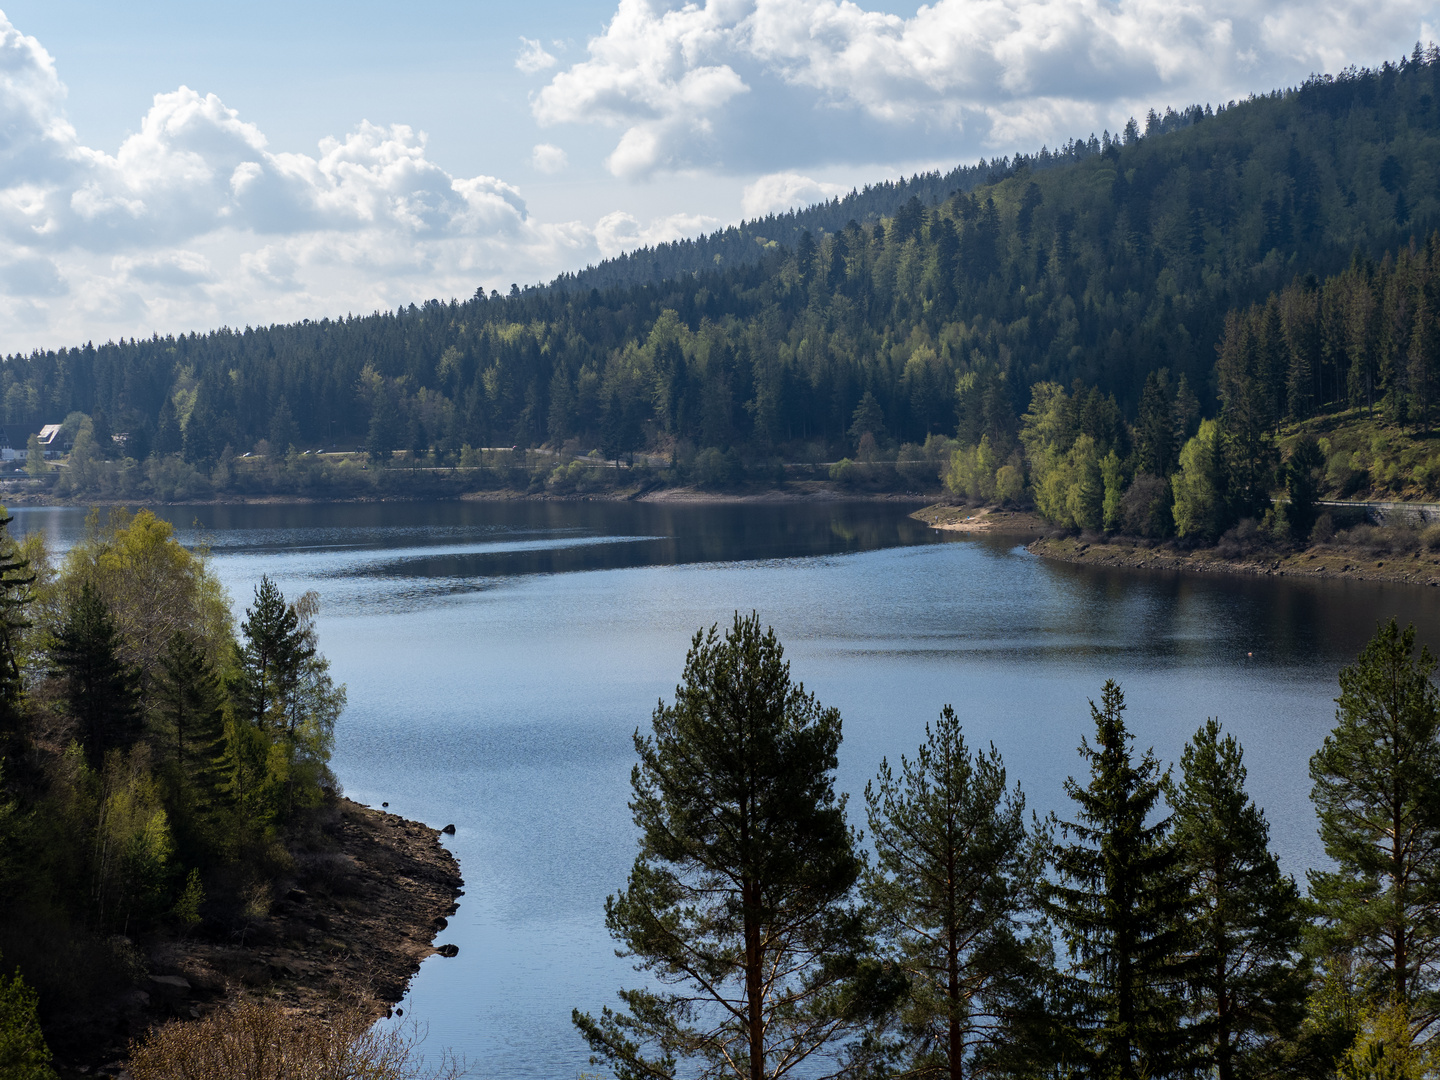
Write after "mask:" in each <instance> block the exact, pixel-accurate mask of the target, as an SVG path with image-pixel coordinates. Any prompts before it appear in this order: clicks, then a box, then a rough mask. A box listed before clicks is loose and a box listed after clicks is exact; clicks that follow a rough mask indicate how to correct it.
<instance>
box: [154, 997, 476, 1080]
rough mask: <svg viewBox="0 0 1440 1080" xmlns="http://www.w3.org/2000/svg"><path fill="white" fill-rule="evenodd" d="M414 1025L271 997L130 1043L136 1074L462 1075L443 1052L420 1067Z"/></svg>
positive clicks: (244, 1079) (280, 1078)
mask: <svg viewBox="0 0 1440 1080" xmlns="http://www.w3.org/2000/svg"><path fill="white" fill-rule="evenodd" d="M419 1042H420V1039H419V1037H418V1035H417V1034H416V1032H415V1030H414V1029H413V1028H411V1029H410V1030H408V1031H404V1030H394V1029H392V1030H388V1031H386V1030H383V1029H381V1028H380V1027H379V1026H378V1025H377V1026H372V1025H371V1022H370V1017H369V1016H367V1015H366V1013H365V1012H364V1010H362V1009H360V1008H358V1007H354V1008H351V1009H349V1010H347V1011H346V1012H344V1013H342V1014H341V1015H340V1016H339V1017H338V1018H335V1019H332V1020H325V1019H322V1018H320V1017H313V1016H296V1015H290V1014H287V1013H286V1012H285V1010H284V1009H283V1008H282V1007H281V1006H280V1005H279V1004H277V1003H275V1002H258V1001H242V1002H240V1003H239V1004H238V1005H234V1006H232V1007H230V1008H228V1009H224V1010H222V1011H219V1012H216V1013H214V1014H212V1015H210V1016H208V1017H206V1018H205V1019H204V1020H198V1021H194V1022H176V1023H171V1024H167V1025H165V1027H163V1028H160V1029H159V1030H158V1031H155V1032H153V1033H152V1034H151V1035H150V1036H148V1037H147V1038H146V1039H145V1040H144V1041H143V1042H141V1043H139V1044H138V1045H135V1046H134V1047H133V1048H132V1051H131V1055H130V1075H131V1076H132V1077H134V1080H198V1078H201V1077H204V1078H207V1080H208V1078H210V1077H214V1078H215V1080H220V1078H222V1077H223V1078H225V1080H409V1078H413V1077H422V1076H423V1077H433V1078H435V1080H450V1078H453V1077H457V1076H459V1075H460V1072H461V1069H460V1063H459V1062H457V1061H455V1060H454V1059H452V1058H451V1057H450V1055H449V1054H448V1053H447V1054H444V1055H442V1057H441V1061H440V1063H439V1065H438V1066H436V1067H435V1068H432V1069H426V1068H425V1059H424V1057H423V1056H422V1055H420V1054H419V1053H418V1052H417V1051H418V1046H419Z"/></svg>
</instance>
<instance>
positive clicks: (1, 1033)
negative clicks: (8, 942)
mask: <svg viewBox="0 0 1440 1080" xmlns="http://www.w3.org/2000/svg"><path fill="white" fill-rule="evenodd" d="M0 1078H3V1080H55V1070H54V1069H52V1068H51V1067H50V1048H49V1047H48V1046H46V1045H45V1036H44V1035H43V1034H42V1033H41V1031H40V1018H39V1014H38V999H37V998H36V996H35V991H34V990H32V989H30V987H28V986H26V985H25V981H24V980H23V979H21V978H20V976H19V974H18V973H17V974H13V975H6V974H5V973H4V971H3V969H0Z"/></svg>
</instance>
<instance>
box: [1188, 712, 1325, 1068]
mask: <svg viewBox="0 0 1440 1080" xmlns="http://www.w3.org/2000/svg"><path fill="white" fill-rule="evenodd" d="M1180 768H1181V779H1180V783H1179V785H1178V786H1177V788H1176V790H1175V793H1174V800H1173V801H1174V805H1175V839H1176V842H1177V843H1178V844H1179V846H1180V849H1181V851H1182V853H1183V859H1184V866H1185V871H1186V875H1187V877H1189V879H1190V881H1191V882H1192V883H1193V884H1192V890H1193V894H1194V896H1195V898H1196V900H1197V901H1198V903H1197V905H1196V907H1195V910H1194V913H1193V916H1192V917H1193V919H1194V923H1195V944H1194V949H1195V967H1194V970H1193V971H1192V974H1191V980H1190V989H1191V998H1192V1002H1193V1005H1194V1009H1195V1012H1196V1017H1195V1020H1196V1026H1197V1035H1199V1037H1200V1038H1202V1039H1203V1040H1204V1045H1205V1047H1206V1048H1207V1049H1206V1055H1207V1057H1209V1058H1210V1059H1211V1060H1212V1061H1213V1064H1214V1068H1215V1076H1216V1078H1217V1080H1235V1078H1236V1077H1250V1076H1256V1075H1260V1074H1261V1073H1263V1072H1264V1071H1266V1070H1265V1068H1264V1065H1265V1063H1266V1061H1267V1060H1270V1059H1273V1056H1274V1054H1275V1052H1276V1050H1277V1047H1278V1044H1279V1041H1280V1040H1283V1039H1288V1038H1291V1037H1293V1035H1294V1034H1295V1032H1296V1030H1297V1029H1298V1027H1299V1025H1300V1022H1301V1020H1302V1019H1303V1017H1304V1009H1305V993H1306V980H1305V974H1304V972H1303V971H1302V970H1301V969H1300V967H1299V966H1298V964H1297V959H1298V957H1299V949H1300V934H1301V931H1302V929H1303V927H1304V925H1305V920H1304V912H1303V909H1302V905H1301V899H1300V893H1299V890H1298V889H1297V888H1296V886H1295V880H1294V879H1293V878H1291V877H1289V876H1288V875H1286V874H1282V873H1281V872H1280V865H1279V863H1278V862H1277V860H1276V858H1275V856H1274V855H1273V854H1272V853H1271V851H1270V849H1269V842H1270V824H1269V822H1267V821H1266V820H1265V812H1264V811H1263V810H1261V809H1260V808H1259V807H1257V806H1256V805H1255V804H1254V802H1252V801H1251V799H1250V797H1249V796H1248V795H1247V794H1246V793H1245V765H1244V761H1243V753H1242V751H1241V749H1240V745H1239V744H1238V743H1237V742H1236V741H1235V738H1234V736H1231V735H1226V736H1224V737H1223V738H1222V737H1221V733H1220V724H1219V722H1218V721H1217V720H1213V719H1211V720H1207V721H1206V723H1205V726H1204V727H1202V728H1201V729H1200V730H1199V731H1197V732H1196V733H1195V737H1194V738H1193V739H1191V740H1190V744H1189V745H1188V746H1186V748H1185V753H1184V755H1183V757H1182V758H1181V761H1180Z"/></svg>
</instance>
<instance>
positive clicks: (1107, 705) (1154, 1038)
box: [1042, 680, 1196, 1080]
mask: <svg viewBox="0 0 1440 1080" xmlns="http://www.w3.org/2000/svg"><path fill="white" fill-rule="evenodd" d="M1124 711H1125V697H1124V694H1123V693H1121V690H1120V687H1119V686H1118V685H1117V684H1116V683H1115V682H1114V680H1110V681H1107V682H1106V683H1105V687H1104V689H1103V690H1102V691H1101V704H1100V707H1098V708H1097V707H1096V705H1095V703H1094V702H1093V701H1092V702H1091V703H1090V714H1091V716H1092V718H1093V719H1094V721H1095V737H1096V742H1095V745H1094V746H1093V747H1092V746H1091V745H1090V743H1089V742H1088V741H1087V740H1082V741H1081V744H1080V756H1081V757H1083V758H1084V759H1085V760H1086V762H1087V763H1088V764H1089V766H1090V782H1089V784H1088V785H1086V786H1085V787H1081V786H1080V784H1079V783H1077V782H1076V780H1075V779H1074V778H1073V777H1071V778H1070V779H1068V780H1066V782H1065V790H1066V792H1067V793H1068V794H1069V796H1070V798H1071V799H1073V800H1074V801H1075V803H1076V805H1077V808H1078V815H1077V820H1076V821H1073V822H1072V821H1067V822H1063V823H1061V824H1060V829H1061V833H1062V836H1063V837H1064V838H1065V839H1070V838H1071V837H1073V838H1074V839H1073V841H1072V842H1070V843H1057V844H1056V845H1055V847H1054V851H1053V856H1052V857H1053V860H1054V866H1055V871H1056V873H1057V876H1058V880H1057V881H1054V882H1048V883H1046V884H1045V885H1044V887H1043V889H1042V896H1043V899H1042V906H1043V909H1044V911H1045V912H1046V914H1048V915H1049V916H1050V918H1051V920H1052V921H1053V922H1054V924H1055V926H1056V927H1057V928H1058V929H1059V931H1060V934H1061V937H1062V939H1063V940H1064V943H1065V945H1066V947H1067V950H1068V953H1069V957H1070V968H1069V971H1068V972H1067V973H1066V974H1065V975H1064V976H1063V977H1062V981H1061V985H1060V1000H1061V1002H1062V1003H1064V1005H1065V1006H1066V1008H1065V1010H1064V1013H1063V1015H1062V1018H1061V1031H1060V1032H1059V1035H1060V1043H1061V1045H1062V1047H1063V1048H1064V1049H1063V1050H1062V1053H1063V1054H1064V1055H1065V1056H1066V1057H1067V1058H1069V1059H1071V1061H1072V1063H1073V1064H1076V1065H1079V1066H1080V1071H1081V1072H1082V1073H1088V1074H1090V1075H1093V1076H1097V1077H1105V1078H1107V1080H1111V1078H1113V1080H1140V1078H1141V1077H1147V1076H1156V1077H1159V1076H1168V1075H1171V1074H1172V1073H1176V1072H1179V1071H1182V1070H1183V1069H1185V1068H1186V1067H1188V1065H1189V1064H1190V1061H1191V1058H1192V1056H1193V1048H1194V1043H1195V1039H1196V1032H1194V1031H1193V1030H1190V1029H1188V1028H1187V1027H1186V1025H1185V1024H1184V1021H1183V1010H1184V1004H1183V999H1184V991H1185V988H1186V986H1187V983H1188V980H1189V978H1190V974H1191V971H1190V965H1189V964H1187V962H1186V960H1185V956H1186V954H1187V952H1188V951H1189V948H1190V944H1191V927H1190V909H1191V907H1192V903H1191V900H1190V898H1189V890H1188V883H1187V881H1186V879H1185V877H1184V873H1183V868H1182V865H1181V859H1182V852H1181V850H1180V848H1179V847H1178V846H1177V845H1176V844H1175V842H1174V840H1173V838H1172V837H1171V831H1172V829H1171V825H1172V823H1171V819H1170V818H1169V817H1162V818H1159V819H1158V820H1154V818H1155V815H1156V813H1157V812H1158V811H1159V809H1160V807H1161V794H1162V792H1163V790H1164V787H1165V785H1166V783H1167V781H1168V773H1162V772H1161V770H1160V764H1159V762H1157V761H1156V760H1155V755H1154V753H1153V752H1152V751H1146V753H1145V754H1144V755H1143V756H1142V757H1141V758H1140V760H1139V761H1138V762H1136V761H1135V760H1134V759H1133V758H1132V755H1131V749H1130V741H1131V735H1130V732H1129V731H1127V730H1126V728H1125V720H1124V715H1123V714H1124Z"/></svg>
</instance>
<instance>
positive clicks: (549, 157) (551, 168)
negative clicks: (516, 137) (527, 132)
mask: <svg viewBox="0 0 1440 1080" xmlns="http://www.w3.org/2000/svg"><path fill="white" fill-rule="evenodd" d="M569 164H570V158H569V157H568V156H566V154H565V151H564V150H562V149H560V147H558V146H551V145H550V144H549V143H539V144H538V145H537V146H536V147H535V148H534V149H533V150H531V151H530V166H531V168H533V169H535V171H536V172H542V173H546V174H547V175H550V174H554V173H558V172H564V171H565V167H566V166H567V165H569Z"/></svg>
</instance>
